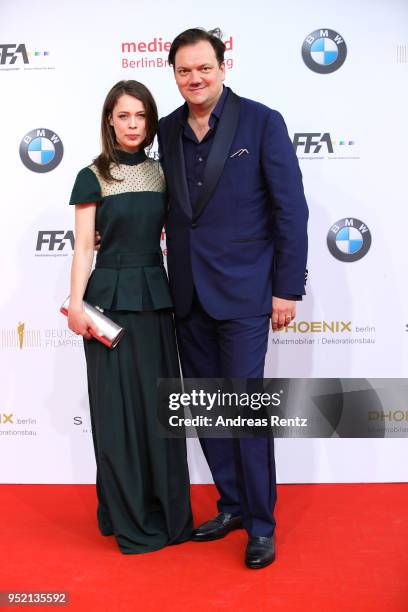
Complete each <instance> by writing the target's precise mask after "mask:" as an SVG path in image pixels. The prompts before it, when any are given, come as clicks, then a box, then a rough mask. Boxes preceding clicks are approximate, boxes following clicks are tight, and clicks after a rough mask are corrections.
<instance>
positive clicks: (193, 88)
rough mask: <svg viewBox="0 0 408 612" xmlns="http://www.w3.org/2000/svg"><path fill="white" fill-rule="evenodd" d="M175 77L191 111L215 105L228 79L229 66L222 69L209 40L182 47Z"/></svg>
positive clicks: (175, 67) (178, 55)
mask: <svg viewBox="0 0 408 612" xmlns="http://www.w3.org/2000/svg"><path fill="white" fill-rule="evenodd" d="M174 75H175V77H176V83H177V86H178V88H179V91H180V93H181V95H182V96H183V98H184V99H185V100H186V102H187V104H188V105H189V106H190V107H194V106H201V107H203V108H210V107H211V106H213V105H215V103H216V101H217V100H218V98H219V96H220V95H221V91H222V82H223V80H224V79H225V64H224V63H222V64H221V66H219V65H218V61H217V58H216V56H215V51H214V49H213V47H212V45H211V44H210V43H209V42H207V41H206V40H201V41H200V42H198V43H196V44H195V45H186V46H185V47H181V48H180V49H179V50H178V51H177V53H176V57H175V66H174Z"/></svg>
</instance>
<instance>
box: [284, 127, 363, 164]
mask: <svg viewBox="0 0 408 612" xmlns="http://www.w3.org/2000/svg"><path fill="white" fill-rule="evenodd" d="M293 146H294V148H295V152H296V155H297V156H298V158H299V159H309V160H319V159H330V160H333V159H360V156H359V155H358V150H357V147H356V142H355V140H354V139H352V138H350V137H348V138H346V137H343V136H342V137H340V138H334V137H333V136H332V135H331V133H330V132H295V134H294V135H293Z"/></svg>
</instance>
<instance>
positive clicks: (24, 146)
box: [20, 128, 64, 173]
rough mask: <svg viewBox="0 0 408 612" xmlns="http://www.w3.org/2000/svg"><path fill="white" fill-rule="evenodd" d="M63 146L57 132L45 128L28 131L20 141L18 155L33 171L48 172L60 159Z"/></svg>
mask: <svg viewBox="0 0 408 612" xmlns="http://www.w3.org/2000/svg"><path fill="white" fill-rule="evenodd" d="M63 154H64V147H63V146H62V142H61V139H60V137H59V136H58V134H56V133H55V132H53V131H52V130H48V129H46V128H37V129H35V130H31V132H28V133H27V134H26V135H25V136H24V138H23V139H22V141H21V143H20V157H21V161H22V162H23V164H24V165H25V167H26V168H28V169H29V170H32V171H33V172H41V173H42V172H50V171H51V170H54V168H56V167H57V166H58V164H59V163H60V161H61V160H62V156H63Z"/></svg>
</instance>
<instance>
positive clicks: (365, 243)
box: [327, 217, 371, 262]
mask: <svg viewBox="0 0 408 612" xmlns="http://www.w3.org/2000/svg"><path fill="white" fill-rule="evenodd" d="M327 246H328V248H329V251H330V253H331V254H332V255H333V257H335V258H336V259H339V260H340V261H349V262H351V261H358V260H359V259H361V258H362V257H364V255H366V254H367V253H368V250H369V248H370V246H371V233H370V230H369V229H368V227H367V226H366V224H365V223H363V222H362V221H360V219H356V218H353V217H348V218H347V219H340V221H336V223H335V224H334V225H332V226H331V228H330V230H329V233H328V234H327Z"/></svg>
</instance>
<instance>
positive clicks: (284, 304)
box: [271, 297, 296, 331]
mask: <svg viewBox="0 0 408 612" xmlns="http://www.w3.org/2000/svg"><path fill="white" fill-rule="evenodd" d="M295 316H296V301H295V300H284V299H283V298H278V297H273V298H272V317H271V324H272V329H273V331H276V330H277V329H282V328H283V327H286V326H287V325H289V323H291V322H292V321H293V319H294V318H295Z"/></svg>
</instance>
